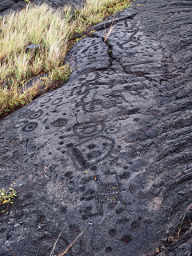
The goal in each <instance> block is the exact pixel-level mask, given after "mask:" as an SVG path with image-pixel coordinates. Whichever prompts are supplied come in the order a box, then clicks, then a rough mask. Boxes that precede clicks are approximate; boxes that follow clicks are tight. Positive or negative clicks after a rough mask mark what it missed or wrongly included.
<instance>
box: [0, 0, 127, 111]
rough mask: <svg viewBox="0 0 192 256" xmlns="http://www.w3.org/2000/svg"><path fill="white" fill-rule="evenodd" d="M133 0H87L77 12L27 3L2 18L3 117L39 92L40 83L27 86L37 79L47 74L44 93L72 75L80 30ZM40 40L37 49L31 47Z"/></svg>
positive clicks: (0, 106) (0, 99) (0, 96)
mask: <svg viewBox="0 0 192 256" xmlns="http://www.w3.org/2000/svg"><path fill="white" fill-rule="evenodd" d="M129 3H130V2H129V0H87V3H86V5H85V6H84V7H83V8H81V9H79V10H76V11H75V12H73V11H72V9H71V7H69V6H67V7H64V8H63V9H59V10H53V9H52V8H50V7H49V6H48V5H46V4H43V5H41V6H34V5H30V4H29V5H27V7H26V8H25V9H23V10H21V11H20V12H17V13H12V14H9V15H7V16H5V17H3V18H0V116H4V115H6V114H7V113H9V112H11V111H13V110H15V109H17V108H18V107H21V106H23V105H25V104H27V103H29V102H30V101H31V100H32V99H33V98H34V97H36V96H37V95H39V94H40V92H39V86H38V85H34V86H33V87H32V88H29V89H27V90H24V88H25V85H26V83H27V82H28V81H29V80H30V79H31V78H33V77H35V76H37V75H41V74H47V79H46V81H44V84H45V87H44V91H46V90H48V89H50V88H53V87H54V88H55V87H57V86H59V85H61V84H62V83H63V82H64V81H66V80H67V79H68V78H69V76H70V67H69V65H68V64H64V60H65V56H66V54H67V51H68V50H69V49H70V48H71V47H72V45H73V44H74V43H75V41H74V40H71V38H72V37H73V35H74V34H75V33H82V32H84V31H86V29H87V28H88V27H89V26H90V25H94V24H97V23H99V22H101V21H102V20H103V19H104V18H105V17H107V16H110V15H112V14H114V13H115V12H118V11H121V10H123V9H124V8H126V7H128V6H129ZM31 44H35V45H38V47H37V48H36V49H34V50H28V51H27V50H26V48H27V46H29V45H31Z"/></svg>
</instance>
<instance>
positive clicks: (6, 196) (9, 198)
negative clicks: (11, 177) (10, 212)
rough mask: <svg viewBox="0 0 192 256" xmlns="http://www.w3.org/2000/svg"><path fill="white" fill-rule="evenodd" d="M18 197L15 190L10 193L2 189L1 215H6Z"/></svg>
mask: <svg viewBox="0 0 192 256" xmlns="http://www.w3.org/2000/svg"><path fill="white" fill-rule="evenodd" d="M16 197H17V193H16V191H15V190H14V189H13V188H9V190H8V191H6V190H4V189H0V213H4V212H5V211H6V210H7V209H8V207H9V206H10V205H12V204H13V203H14V201H15V199H16Z"/></svg>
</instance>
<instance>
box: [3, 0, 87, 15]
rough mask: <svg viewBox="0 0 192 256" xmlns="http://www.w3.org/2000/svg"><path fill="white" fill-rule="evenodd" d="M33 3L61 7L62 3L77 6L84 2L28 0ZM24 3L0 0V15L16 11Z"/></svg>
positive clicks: (76, 0) (23, 0)
mask: <svg viewBox="0 0 192 256" xmlns="http://www.w3.org/2000/svg"><path fill="white" fill-rule="evenodd" d="M30 2H31V3H33V4H38V5H39V4H42V3H46V4H48V5H50V6H52V7H56V8H57V7H62V6H64V5H69V4H70V5H72V6H73V7H79V6H81V5H82V4H83V3H84V0H73V1H71V0H30ZM25 5H26V2H25V0H1V1H0V15H5V14H7V13H8V12H9V11H12V10H13V11H16V10H20V9H22V8H24V7H25Z"/></svg>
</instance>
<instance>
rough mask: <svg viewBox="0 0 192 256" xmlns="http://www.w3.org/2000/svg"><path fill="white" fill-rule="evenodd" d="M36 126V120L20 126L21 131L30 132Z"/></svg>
mask: <svg viewBox="0 0 192 256" xmlns="http://www.w3.org/2000/svg"><path fill="white" fill-rule="evenodd" d="M37 126H38V123H36V122H30V123H27V124H26V125H25V126H24V127H23V128H22V131H23V132H32V131H34V130H35V129H36V128H37Z"/></svg>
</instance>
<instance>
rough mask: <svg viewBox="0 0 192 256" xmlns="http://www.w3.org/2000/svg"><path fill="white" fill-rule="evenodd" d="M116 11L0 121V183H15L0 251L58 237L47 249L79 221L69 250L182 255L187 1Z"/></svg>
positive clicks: (190, 176)
mask: <svg viewBox="0 0 192 256" xmlns="http://www.w3.org/2000/svg"><path fill="white" fill-rule="evenodd" d="M133 12H134V13H135V14H134V15H129V14H130V13H133ZM122 17H127V18H125V19H122ZM116 18H119V21H117V22H116V25H115V26H114V27H113V30H112V32H111V34H110V36H109V38H108V39H107V40H104V35H105V33H106V31H105V29H103V30H102V29H101V28H99V29H98V31H96V32H95V33H94V34H93V35H92V36H91V37H87V38H84V39H82V40H81V41H79V42H78V43H77V44H76V45H75V46H74V47H73V49H72V50H71V52H70V53H69V55H68V61H69V62H70V64H71V67H72V70H73V73H72V76H71V78H70V80H69V81H68V83H67V84H65V85H64V86H63V87H61V88H59V89H57V90H55V91H52V92H50V93H47V94H45V95H43V96H41V97H39V98H37V99H36V100H34V101H33V102H32V103H31V104H29V105H28V106H25V107H23V108H22V109H20V110H18V111H16V112H15V113H13V114H11V115H9V116H8V117H6V118H4V119H3V120H1V121H0V142H1V148H0V164H1V165H0V187H5V188H8V187H9V186H10V185H11V184H13V186H14V187H15V189H16V190H17V192H18V199H17V201H16V203H15V204H14V205H13V206H12V207H11V208H10V209H9V211H8V212H7V213H5V214H1V215H0V255H7V256H9V255H10V256H11V255H15V256H21V255H27V256H35V255H38V256H44V255H50V253H51V250H52V248H53V246H54V243H55V241H56V240H57V238H58V236H59V240H58V242H57V244H56V246H55V251H54V253H52V255H54V254H55V255H57V254H58V253H60V252H62V251H64V249H66V247H67V246H68V245H69V244H70V243H71V242H72V241H73V240H74V239H75V238H76V237H77V236H78V234H80V233H81V232H83V234H82V235H81V237H80V238H79V240H78V241H76V243H75V244H74V245H73V247H72V248H71V250H70V251H69V252H68V255H70V256H81V255H82V256H89V255H91V256H106V255H111V256H122V255H126V256H133V255H136V256H144V255H145V256H146V255H159V256H162V255H164V256H173V255H174V256H180V255H182V256H184V255H191V254H192V248H191V244H192V240H191V239H192V233H191V229H190V227H191V201H192V199H191V198H192V153H191V148H192V139H191V136H192V117H191V99H192V89H191V74H192V72H191V67H192V52H191V48H192V32H191V31H192V2H191V1H187V0H185V1H180V0H169V1H167V0H153V1H150V0H146V1H142V2H141V1H136V2H135V3H134V5H133V8H132V9H127V10H125V11H124V12H122V13H121V14H119V15H118V16H117V17H116ZM59 234H60V235H59ZM171 237H172V238H174V239H171ZM156 248H159V249H156ZM155 252H156V253H155Z"/></svg>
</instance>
